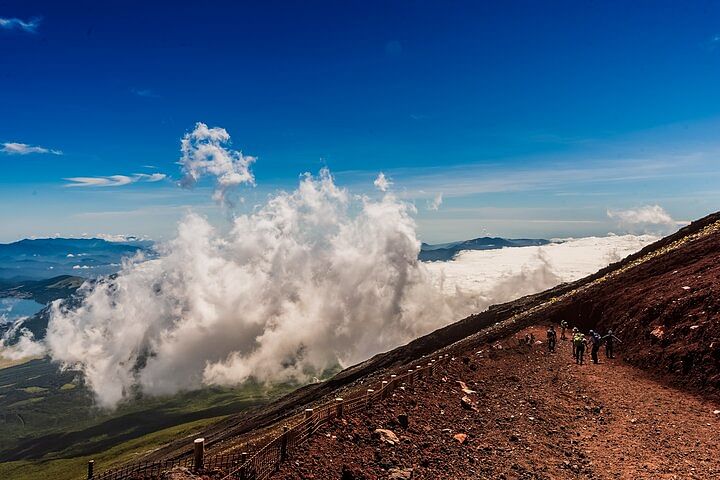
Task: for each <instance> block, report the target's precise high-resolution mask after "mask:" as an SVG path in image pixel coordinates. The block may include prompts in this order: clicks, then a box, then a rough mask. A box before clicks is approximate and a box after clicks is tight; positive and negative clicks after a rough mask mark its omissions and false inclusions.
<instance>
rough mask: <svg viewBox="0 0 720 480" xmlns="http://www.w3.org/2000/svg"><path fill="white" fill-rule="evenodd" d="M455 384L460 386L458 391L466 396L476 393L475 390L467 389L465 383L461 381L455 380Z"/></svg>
mask: <svg viewBox="0 0 720 480" xmlns="http://www.w3.org/2000/svg"><path fill="white" fill-rule="evenodd" d="M455 383H457V384H458V385H460V390H462V392H463V393H465V394H467V395H471V394H473V393H477V392H476V391H475V390H471V389H470V388H468V386H467V384H466V383H465V382H463V381H462V380H456V381H455Z"/></svg>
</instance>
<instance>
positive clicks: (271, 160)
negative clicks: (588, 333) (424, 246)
mask: <svg viewBox="0 0 720 480" xmlns="http://www.w3.org/2000/svg"><path fill="white" fill-rule="evenodd" d="M0 59H2V70H0V144H6V145H5V147H4V149H3V150H4V151H2V152H0V168H1V170H0V171H1V172H2V173H1V174H0V225H2V228H0V241H11V240H15V239H18V238H22V237H27V236H46V235H54V234H61V235H81V234H83V233H88V234H95V233H114V234H121V233H126V234H141V235H149V236H151V237H155V238H166V237H168V236H170V235H172V232H173V228H174V225H175V222H176V221H177V219H178V218H179V217H180V216H181V215H183V213H184V212H186V211H187V210H188V209H190V208H191V209H193V210H196V211H200V212H202V213H204V214H206V215H208V216H209V217H211V218H213V219H214V220H216V221H217V222H218V223H222V222H224V218H226V217H227V215H228V213H227V212H223V211H222V209H221V208H220V207H218V206H216V205H215V204H214V203H213V202H212V200H211V199H210V196H211V192H210V188H209V186H208V185H204V184H200V185H199V186H197V187H196V188H195V189H193V190H187V189H181V188H179V187H177V186H176V180H177V179H178V178H179V176H180V172H179V169H178V165H177V164H176V162H177V160H178V158H179V156H180V152H179V147H180V139H181V138H182V136H183V135H184V134H185V133H187V132H188V131H190V130H192V129H193V128H194V125H195V123H196V122H199V121H201V122H205V123H207V124H208V125H210V126H221V127H223V128H225V129H227V131H228V132H229V133H230V134H231V135H232V139H233V146H234V147H235V148H238V149H241V150H242V151H243V152H244V153H246V154H250V155H254V156H257V157H258V160H257V162H256V163H255V164H254V165H253V171H254V173H255V175H256V180H257V186H256V187H254V188H249V187H241V189H243V190H245V191H243V192H241V194H242V195H243V196H244V197H246V199H247V201H246V202H245V205H246V206H247V207H246V208H250V206H252V205H253V204H256V203H259V202H262V201H263V199H264V198H266V196H267V195H268V194H269V193H272V192H273V191H276V190H278V189H288V188H292V187H293V185H294V184H295V183H296V182H297V179H298V175H299V174H300V173H302V172H305V171H311V172H317V171H318V170H319V169H320V168H322V167H323V166H328V167H329V168H330V169H331V170H332V172H333V173H334V174H335V175H336V177H337V179H338V182H339V183H340V184H342V185H344V186H347V187H348V188H350V189H351V190H352V191H353V192H357V193H370V194H376V193H373V192H374V190H373V185H372V182H373V179H374V178H375V176H376V175H377V174H378V172H379V171H383V172H385V173H386V174H387V175H388V176H389V177H391V178H392V180H393V182H394V188H395V190H396V192H398V194H400V195H402V196H403V197H404V198H406V199H407V200H408V201H412V202H415V204H416V205H417V208H418V214H417V218H418V224H419V232H420V235H421V237H422V238H423V240H427V241H445V240H454V239H460V238H470V237H474V236H478V235H483V234H495V235H504V236H533V237H537V236H542V237H556V236H579V235H588V234H604V233H607V232H608V231H611V230H617V228H618V226H617V225H616V224H615V223H614V220H613V219H610V218H608V216H607V211H608V209H610V210H623V209H635V208H638V207H641V206H643V205H660V206H662V207H663V208H664V209H665V210H666V211H667V212H668V213H669V214H670V215H671V216H672V217H673V218H674V219H677V220H691V219H694V218H696V217H700V216H702V215H705V214H707V213H709V212H711V211H715V210H717V209H718V208H717V205H718V200H720V188H719V187H717V185H718V180H720V157H719V154H720V139H718V132H719V131H720V130H719V128H718V127H720V88H718V85H720V4H719V3H716V2H682V3H680V2H658V1H655V2H612V1H609V2H584V1H572V2H536V1H534V2H478V1H473V2H421V1H412V2H410V1H407V2H402V1H394V2H368V1H363V2H351V1H344V2H337V1H331V2H314V1H309V2H272V1H270V2H213V1H207V2H204V3H200V4H198V3H197V2H172V3H170V2H168V3H165V2H134V1H122V2H121V1H110V2H97V1H93V2H34V1H27V0H26V1H3V2H0ZM19 144H22V145H19ZM137 174H141V176H138V175H137ZM153 174H156V176H155V177H149V176H150V175H153ZM157 174H164V175H166V176H167V178H165V179H163V180H160V181H149V180H150V179H151V178H152V179H157V178H159V175H157ZM112 175H122V176H123V177H122V178H129V179H130V180H128V181H125V180H121V181H108V180H99V181H98V182H100V183H102V182H105V183H108V182H111V183H116V184H117V185H115V186H108V185H105V186H86V187H77V188H69V187H68V186H67V185H68V183H69V182H68V181H67V180H65V179H67V178H73V177H104V178H106V177H109V176H112ZM440 194H441V195H442V200H443V201H442V204H441V205H440V206H439V208H438V209H437V210H433V209H430V208H428V206H429V204H430V203H431V202H432V201H433V199H435V198H437V197H438V195H440ZM242 208H243V207H240V211H242Z"/></svg>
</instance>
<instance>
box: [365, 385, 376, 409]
mask: <svg viewBox="0 0 720 480" xmlns="http://www.w3.org/2000/svg"><path fill="white" fill-rule="evenodd" d="M373 393H375V390H373V389H372V388H368V390H367V395H366V396H365V407H367V406H368V405H370V403H372V402H371V400H372V396H373Z"/></svg>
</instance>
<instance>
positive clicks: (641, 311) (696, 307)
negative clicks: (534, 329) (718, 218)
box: [544, 228, 720, 399]
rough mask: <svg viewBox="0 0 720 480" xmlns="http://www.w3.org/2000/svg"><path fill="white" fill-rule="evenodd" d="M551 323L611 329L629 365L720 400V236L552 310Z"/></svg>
mask: <svg viewBox="0 0 720 480" xmlns="http://www.w3.org/2000/svg"><path fill="white" fill-rule="evenodd" d="M544 315H545V318H548V319H550V320H553V321H560V320H561V319H563V318H564V319H566V320H568V321H569V322H570V324H571V325H573V324H575V325H578V326H580V327H581V328H582V329H583V330H585V331H587V330H588V329H591V328H595V329H599V330H600V331H601V332H606V331H607V330H608V329H612V330H613V331H614V333H615V334H616V335H617V336H618V337H620V338H621V339H622V340H623V342H624V344H623V347H624V352H623V358H624V359H625V361H627V362H629V363H631V364H633V365H635V366H638V367H641V368H645V369H648V370H651V371H653V372H655V373H657V374H659V375H660V376H662V377H663V378H664V379H666V380H670V381H672V382H674V383H675V384H677V385H680V386H683V387H686V388H689V389H691V390H693V391H696V392H700V393H702V394H704V395H705V396H708V397H713V398H715V399H720V233H719V229H717V228H716V229H715V230H714V231H713V232H712V233H710V234H708V235H705V236H703V237H702V238H698V239H696V240H693V241H690V242H687V243H685V244H683V245H682V246H681V247H680V248H678V249H676V250H674V251H672V252H668V253H666V254H663V255H656V256H654V257H652V258H650V259H649V260H648V261H645V262H643V263H641V264H639V265H637V266H635V267H633V268H632V269H630V270H628V271H626V272H624V273H623V274H621V275H618V276H616V277H614V278H610V279H608V280H607V281H605V282H597V283H596V284H595V285H591V286H590V287H589V288H587V289H586V290H584V291H583V292H582V293H581V294H578V295H575V296H572V297H571V298H568V299H566V300H564V301H562V302H557V303H556V304H554V305H552V306H550V307H549V308H547V309H546V310H545V311H544Z"/></svg>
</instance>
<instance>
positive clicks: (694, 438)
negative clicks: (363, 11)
mask: <svg viewBox="0 0 720 480" xmlns="http://www.w3.org/2000/svg"><path fill="white" fill-rule="evenodd" d="M527 332H532V333H533V334H534V335H535V337H536V338H538V339H544V327H538V326H536V327H531V328H529V329H526V330H523V331H521V332H519V333H518V334H517V335H515V336H513V337H510V338H507V339H505V340H504V341H502V342H499V343H498V344H496V347H497V345H501V346H502V349H498V348H493V347H491V346H489V345H487V346H484V347H482V348H483V349H482V350H481V351H475V352H466V354H465V355H464V356H462V357H459V358H458V360H456V361H455V362H451V364H450V365H448V366H447V367H444V368H443V370H442V371H441V372H439V373H437V374H436V375H435V377H434V378H432V379H423V380H420V381H418V382H416V384H414V385H413V386H405V387H404V389H398V390H396V393H394V394H393V396H392V398H389V399H387V400H385V401H384V402H382V403H379V404H377V405H371V406H370V407H369V408H368V410H367V411H366V412H363V413H361V414H359V415H355V416H354V417H351V418H347V419H342V420H334V421H333V423H331V424H330V425H328V426H327V427H325V428H323V429H321V430H320V431H319V432H318V434H317V435H316V436H315V437H313V438H312V439H311V440H310V441H309V442H307V443H306V444H305V445H303V446H302V447H301V448H300V451H299V452H298V453H297V454H296V455H294V456H293V458H292V459H291V460H290V461H289V462H287V463H285V464H283V466H282V467H281V469H280V472H278V474H276V475H274V476H273V477H272V478H277V479H332V480H338V479H342V480H360V479H366V480H370V479H400V480H402V479H470V478H473V479H477V478H483V479H580V478H582V479H585V478H587V479H647V480H651V479H715V478H720V435H719V434H718V432H719V431H720V428H719V427H720V415H718V414H715V413H713V412H714V411H715V410H717V409H719V408H720V407H719V406H718V405H717V404H714V403H712V402H710V401H707V400H703V399H702V398H700V397H697V396H694V395H693V394H691V393H688V392H686V391H682V390H678V389H675V388H672V387H669V386H667V385H665V384H663V383H662V382H661V381H659V380H658V379H655V378H653V377H652V375H651V374H650V373H648V372H646V371H643V370H639V369H637V368H635V367H633V366H630V365H627V364H625V363H624V362H623V361H622V359H621V358H620V357H621V356H622V348H620V349H618V351H617V352H616V356H617V358H616V359H612V360H610V359H606V358H605V357H604V350H602V349H601V352H600V353H601V354H602V356H601V358H600V360H601V363H600V364H599V365H594V364H592V362H590V363H589V364H585V365H582V366H578V365H576V364H575V363H574V360H573V359H572V356H571V351H570V350H571V346H570V342H569V341H561V340H559V341H558V350H557V352H556V353H555V354H548V353H547V351H546V348H545V345H544V344H542V345H535V346H534V347H532V348H530V347H527V346H525V345H518V342H517V339H520V338H522V337H524V335H525V333H527ZM478 352H479V353H478ZM587 357H588V358H589V355H588V356H587ZM458 381H460V382H463V383H464V384H465V385H463V384H461V383H459V382H458ZM463 388H465V391H463ZM463 397H465V399H466V401H465V402H463V401H462V400H461V399H463ZM402 414H407V416H408V422H407V426H403V423H404V422H403V421H401V420H399V418H402ZM377 429H383V430H388V431H390V432H392V434H393V435H394V436H395V437H396V438H395V439H394V440H393V439H392V437H390V439H388V438H386V436H387V435H386V434H385V433H382V432H381V433H378V432H376V430H377Z"/></svg>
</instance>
